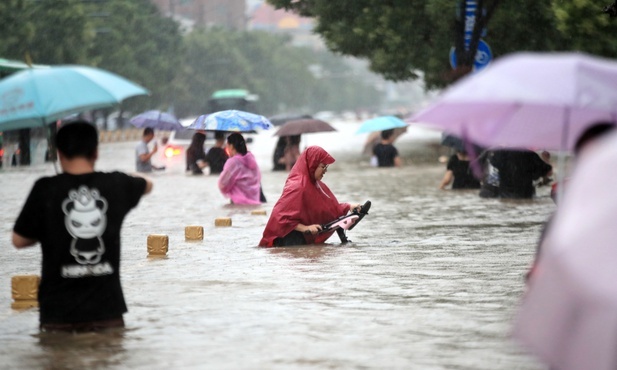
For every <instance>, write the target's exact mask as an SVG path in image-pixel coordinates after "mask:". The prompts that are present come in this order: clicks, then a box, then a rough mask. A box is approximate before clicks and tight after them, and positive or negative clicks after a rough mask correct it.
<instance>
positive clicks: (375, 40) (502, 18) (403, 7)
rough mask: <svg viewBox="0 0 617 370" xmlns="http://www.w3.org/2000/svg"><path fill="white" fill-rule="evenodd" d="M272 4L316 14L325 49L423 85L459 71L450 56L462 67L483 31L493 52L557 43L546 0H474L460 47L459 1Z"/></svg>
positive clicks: (288, 0) (292, 0)
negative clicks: (467, 39) (468, 33)
mask: <svg viewBox="0 0 617 370" xmlns="http://www.w3.org/2000/svg"><path fill="white" fill-rule="evenodd" d="M267 1H268V2H269V3H270V4H272V5H274V6H275V7H276V8H279V9H280V8H283V9H287V10H292V11H295V12H298V13H299V14H301V15H304V16H310V17H315V19H316V22H317V26H316V28H315V31H316V32H317V33H318V34H320V35H321V36H322V37H323V38H324V39H325V41H326V44H327V45H328V47H329V48H330V49H331V50H333V51H335V52H339V53H342V54H345V55H353V56H356V57H360V58H366V59H367V60H369V61H370V67H371V69H372V70H373V71H375V72H377V73H380V74H382V75H383V76H384V77H385V78H387V79H390V80H395V81H400V80H409V79H416V78H418V77H419V76H420V74H422V75H423V77H424V79H425V81H426V84H427V86H428V87H440V86H444V85H445V84H447V83H449V82H450V81H451V80H452V79H454V78H456V77H458V75H457V74H456V73H453V71H452V68H451V66H450V62H449V52H450V49H451V48H452V47H455V46H456V49H455V50H456V51H457V62H458V64H459V65H460V66H463V67H467V70H465V69H464V70H463V73H466V72H468V68H469V67H470V66H471V64H472V61H473V58H472V56H473V55H475V50H476V47H477V42H478V40H479V39H480V37H481V36H482V34H483V33H486V35H485V36H483V38H484V39H485V41H486V42H487V43H488V44H489V45H490V46H491V48H492V51H493V54H494V56H495V57H498V56H500V55H503V54H505V53H509V52H513V51H518V50H536V51H539V50H557V49H560V48H563V46H564V43H563V35H562V34H561V33H559V32H558V31H557V29H556V18H555V15H554V12H553V10H552V8H551V1H550V0H513V1H500V0H476V2H477V4H478V8H477V10H476V13H475V27H474V29H473V38H472V39H471V44H470V45H469V51H468V52H465V47H464V46H463V45H464V43H463V37H464V31H465V18H464V14H463V12H464V9H465V4H466V0H458V1H453V0H390V1H383V0H338V1H329V0H267Z"/></svg>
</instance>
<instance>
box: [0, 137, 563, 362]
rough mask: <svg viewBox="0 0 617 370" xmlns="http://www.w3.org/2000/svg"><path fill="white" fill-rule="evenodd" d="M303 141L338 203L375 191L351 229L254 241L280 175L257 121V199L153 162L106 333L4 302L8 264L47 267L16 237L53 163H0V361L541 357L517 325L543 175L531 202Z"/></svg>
mask: <svg viewBox="0 0 617 370" xmlns="http://www.w3.org/2000/svg"><path fill="white" fill-rule="evenodd" d="M346 130H347V131H350V132H353V128H349V129H347V128H345V127H342V128H340V130H339V131H341V132H343V133H344V132H346ZM271 141H272V143H271ZM310 141H311V142H310V143H311V144H316V143H317V142H319V143H320V144H321V145H323V146H324V147H326V149H328V150H330V151H331V152H332V154H333V155H334V156H335V158H336V159H337V162H336V163H334V164H333V165H332V166H330V168H329V169H328V173H327V174H326V177H325V179H324V181H325V182H326V183H327V184H328V185H329V187H330V188H331V189H332V190H333V192H334V193H335V194H336V195H337V197H338V198H339V200H340V201H349V202H355V203H364V201H366V200H371V201H372V204H373V205H372V208H371V210H370V213H369V215H368V216H367V217H365V218H364V219H363V221H362V222H361V223H360V224H359V225H358V227H356V228H354V229H353V230H352V231H350V232H349V233H348V236H349V239H350V240H352V241H353V242H352V243H349V244H346V245H340V243H339V241H338V238H337V236H336V235H333V236H332V238H330V239H329V241H328V244H326V245H320V246H306V247H292V248H271V249H264V248H257V247H256V245H257V243H258V241H259V239H260V238H261V233H262V231H263V228H264V226H265V224H266V222H267V220H268V216H263V215H252V214H251V211H252V210H254V209H256V208H263V209H264V210H266V211H267V213H268V214H269V213H270V212H271V210H272V207H273V206H274V203H275V201H276V199H277V198H278V196H279V195H280V193H281V190H282V187H283V184H284V181H285V178H286V174H285V173H280V172H270V171H269V169H270V168H271V167H270V166H271V165H270V158H271V154H272V153H271V152H272V148H274V139H272V137H271V134H269V133H263V134H260V135H258V137H256V140H255V142H254V143H253V144H252V145H253V148H251V150H253V151H254V152H255V154H256V157H257V158H258V162H259V164H260V166H261V168H262V172H263V179H262V185H263V189H264V193H265V195H266V197H267V198H268V200H269V202H268V203H266V204H264V205H263V206H261V207H243V206H237V205H229V204H228V201H227V200H226V199H224V198H223V197H222V196H221V195H220V193H219V192H218V189H217V183H216V180H217V179H216V177H210V176H201V177H197V176H186V175H184V174H183V173H181V172H173V171H169V172H166V173H156V174H153V179H154V181H155V189H154V191H153V193H152V194H150V195H149V196H147V197H145V198H144V199H143V200H142V201H141V203H140V205H139V206H138V208H137V209H135V210H134V211H133V212H132V213H130V214H129V216H128V217H127V219H126V221H125V224H124V229H123V232H122V244H123V251H122V282H123V287H124V292H125V297H126V300H127V304H128V307H129V313H128V314H127V315H125V321H126V324H127V328H126V329H125V330H121V331H115V332H114V331H112V332H107V333H97V334H49V333H39V332H38V312H37V311H36V310H25V311H13V310H10V308H9V307H10V301H11V297H10V277H11V276H13V275H18V274H39V273H40V272H39V271H40V251H39V250H38V248H30V249H27V250H21V251H15V250H13V249H12V247H10V230H11V227H12V225H13V222H14V219H15V217H16V215H17V212H18V211H19V209H20V208H21V206H22V204H23V201H24V200H25V197H26V195H27V193H28V191H29V189H30V187H31V186H32V184H33V182H34V181H35V179H36V178H38V177H39V176H40V175H41V174H42V173H46V174H53V168H52V167H45V166H38V167H36V166H35V167H32V168H27V169H19V170H9V171H5V172H3V173H0V182H1V184H0V196H1V197H2V202H3V207H2V212H0V221H1V222H0V227H1V228H2V235H4V236H3V242H2V246H3V247H4V251H3V253H1V254H0V269H1V271H2V274H0V344H1V347H0V356H1V357H2V364H0V368H7V369H9V368H10V369H13V368H28V369H53V368H68V369H72V368H112V369H113V368H116V369H120V368H122V369H124V368H143V369H151V368H204V367H208V368H217V369H237V368H263V369H287V368H306V369H323V368H418V369H444V368H452V369H540V368H541V367H540V366H539V365H538V364H536V363H535V362H534V361H533V360H532V359H530V358H529V357H527V356H525V355H524V354H523V353H522V352H521V350H520V349H519V348H517V347H516V346H515V345H514V344H513V343H512V342H511V341H510V340H509V337H508V333H509V331H510V320H511V318H512V316H513V313H514V311H515V309H516V305H517V303H518V301H519V299H520V296H521V294H522V291H523V288H524V282H523V275H524V273H525V271H526V269H527V267H528V266H529V264H530V262H531V259H532V258H533V253H534V250H535V244H536V241H537V238H538V235H539V233H540V229H541V227H542V224H543V222H544V221H545V220H546V218H547V217H548V215H549V214H550V213H551V212H552V211H553V210H554V205H553V203H552V200H551V199H550V198H549V197H548V191H549V190H548V189H540V190H539V197H538V198H537V199H535V200H533V201H522V202H520V201H519V202H516V201H500V200H497V199H481V198H479V197H478V196H477V193H476V192H475V191H461V192H452V191H441V190H438V184H439V181H440V180H441V177H442V175H443V171H444V168H443V167H444V165H443V164H438V163H437V161H435V164H432V163H429V164H426V163H425V164H422V163H415V162H414V163H412V164H410V165H408V166H406V167H405V168H402V169H400V170H396V169H395V170H388V169H375V168H371V167H369V165H368V158H358V156H357V155H356V152H359V151H360V150H361V147H362V145H361V144H362V138H357V139H356V141H357V142H356V143H355V144H354V145H350V144H347V146H343V147H341V149H337V148H339V146H338V145H339V141H340V138H338V137H336V136H333V137H332V138H331V139H328V136H325V135H324V136H319V137H317V136H315V137H311V138H310ZM270 144H272V145H270ZM133 145H134V143H119V144H106V145H103V146H102V147H101V160H100V163H99V165H98V168H99V169H101V170H110V169H120V170H124V171H132V166H133ZM328 146H329V147H328ZM399 149H401V150H402V152H405V149H404V148H399ZM406 160H407V163H409V162H410V160H409V158H406ZM412 160H413V158H412ZM217 217H231V218H232V226H231V227H215V226H214V220H215V219H216V218H217ZM187 225H202V226H204V240H203V241H197V242H196V241H185V240H184V228H185V226H187ZM149 234H167V235H168V236H169V252H168V254H167V256H166V257H164V258H148V256H147V248H146V240H147V236H148V235H149ZM2 287H3V288H2Z"/></svg>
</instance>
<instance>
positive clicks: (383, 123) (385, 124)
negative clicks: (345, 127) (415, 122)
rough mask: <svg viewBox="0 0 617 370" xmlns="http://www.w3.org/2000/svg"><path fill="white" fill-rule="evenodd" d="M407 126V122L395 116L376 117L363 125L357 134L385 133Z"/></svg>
mask: <svg viewBox="0 0 617 370" xmlns="http://www.w3.org/2000/svg"><path fill="white" fill-rule="evenodd" d="M407 126H408V124H407V123H405V121H403V120H401V119H400V118H396V117H394V116H382V117H375V118H372V119H369V120H368V121H365V122H364V123H362V125H361V126H360V128H359V129H358V131H356V134H361V133H364V132H375V131H383V130H389V129H393V128H398V127H407Z"/></svg>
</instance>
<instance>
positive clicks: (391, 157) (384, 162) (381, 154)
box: [373, 129, 401, 167]
mask: <svg viewBox="0 0 617 370" xmlns="http://www.w3.org/2000/svg"><path fill="white" fill-rule="evenodd" d="M393 134H394V129H390V130H384V131H382V132H381V142H380V143H378V144H377V145H375V146H374V147H373V156H374V157H375V158H376V159H377V166H378V167H400V166H401V157H399V155H398V150H397V149H396V147H395V146H394V145H392V143H393V142H394V137H393Z"/></svg>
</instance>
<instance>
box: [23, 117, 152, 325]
mask: <svg viewBox="0 0 617 370" xmlns="http://www.w3.org/2000/svg"><path fill="white" fill-rule="evenodd" d="M56 147H57V149H58V155H59V160H60V166H61V167H62V171H63V173H61V174H58V175H56V176H52V177H43V178H40V179H39V180H37V181H36V183H35V184H34V187H33V188H32V190H31V192H30V194H29V195H28V198H27V200H26V203H25V205H24V207H23V209H22V210H21V212H20V214H19V216H18V218H17V221H16V222H15V225H14V227H13V244H14V245H15V247H17V248H23V247H28V246H32V245H35V244H36V243H41V249H42V255H43V261H42V265H43V266H42V274H41V275H42V276H41V283H40V286H39V291H38V300H39V307H40V313H39V315H40V316H39V319H40V328H41V330H43V331H92V330H99V329H103V328H109V327H123V326H124V321H123V318H122V315H123V314H124V313H125V312H126V311H127V307H126V303H125V301H124V295H123V293H122V287H121V285H120V229H121V226H122V221H123V220H124V217H125V216H126V214H127V213H128V212H129V211H130V210H131V209H132V208H134V207H135V206H137V204H138V202H139V200H140V198H141V196H142V195H144V194H146V193H149V192H150V191H151V189H152V182H151V181H150V180H148V179H146V178H143V177H133V176H129V175H126V174H124V173H120V172H111V173H104V172H95V171H94V164H95V162H96V159H97V156H98V149H97V147H98V134H97V132H96V128H95V127H94V126H93V125H91V124H89V123H87V122H84V121H78V122H72V123H68V124H65V125H64V126H63V127H61V128H60V129H59V130H58V133H57V135H56Z"/></svg>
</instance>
